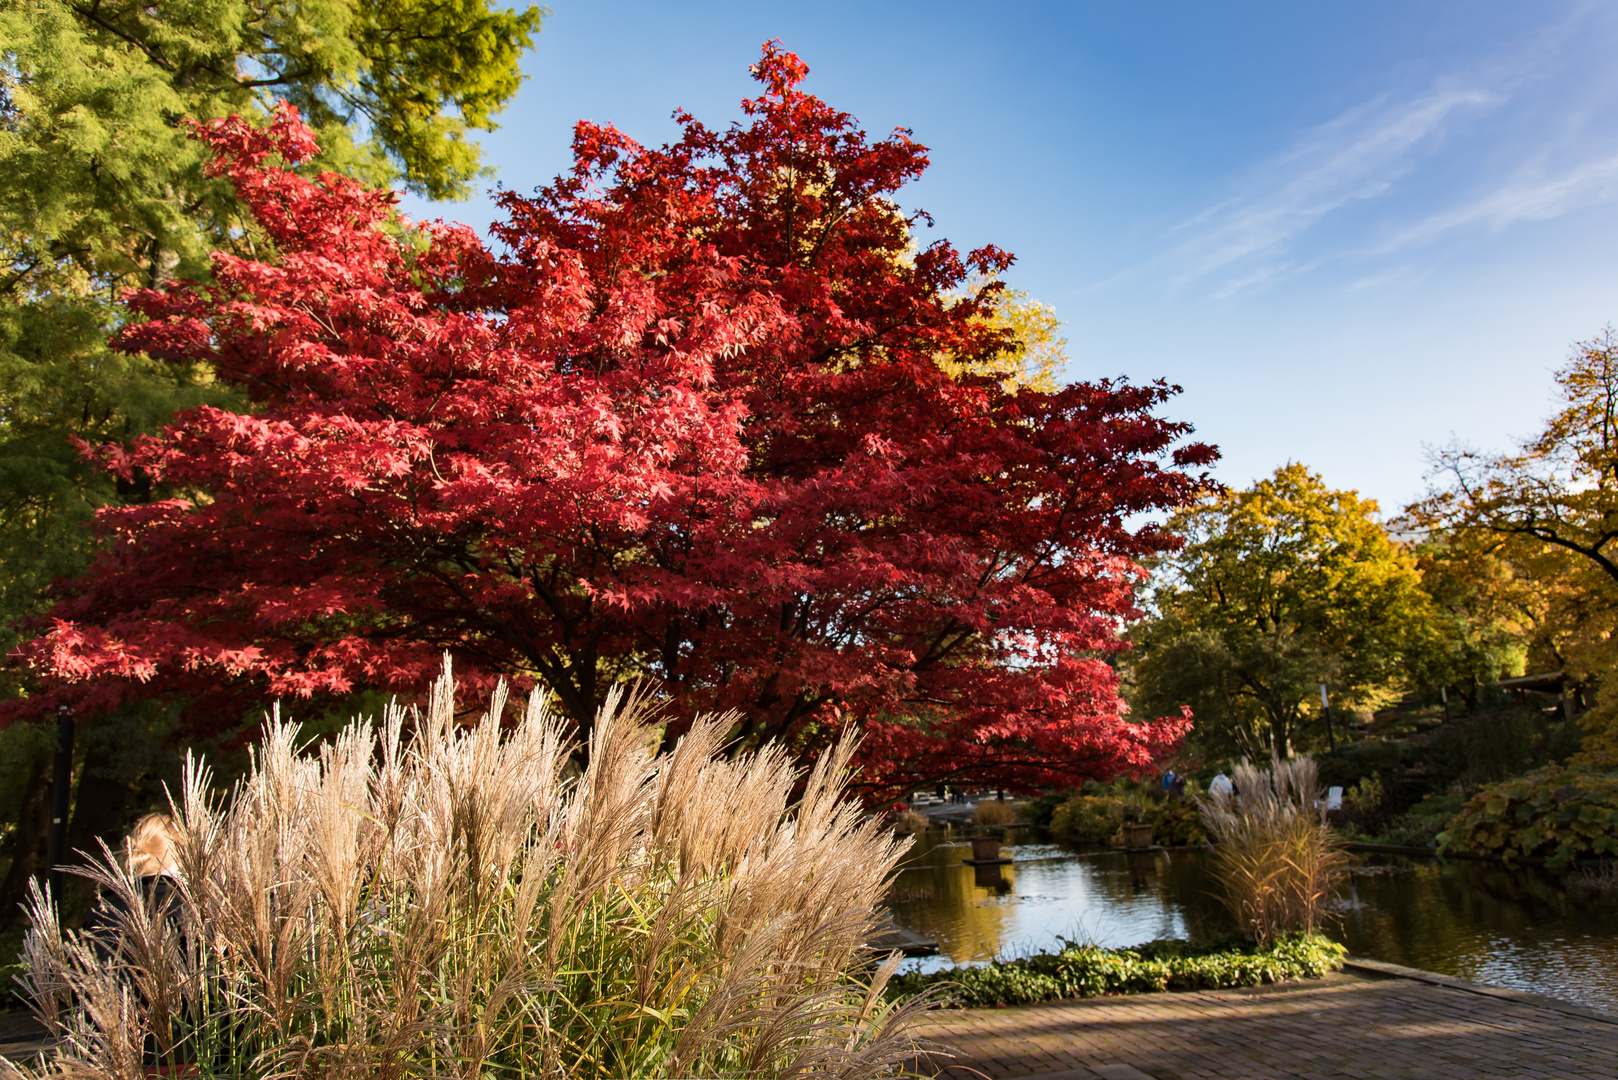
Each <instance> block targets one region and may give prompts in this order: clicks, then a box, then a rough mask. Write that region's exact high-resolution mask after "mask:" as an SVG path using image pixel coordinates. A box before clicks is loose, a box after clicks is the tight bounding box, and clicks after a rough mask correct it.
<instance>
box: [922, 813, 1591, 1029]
mask: <svg viewBox="0 0 1618 1080" xmlns="http://www.w3.org/2000/svg"><path fill="white" fill-rule="evenodd" d="M1004 853H1005V854H1006V855H1008V856H1010V857H1011V858H1013V859H1014V860H1016V861H1015V862H1014V863H1013V864H1012V865H1009V866H980V867H972V866H967V865H965V864H963V863H962V861H961V860H962V859H963V858H968V857H970V856H971V848H970V846H969V845H967V844H966V843H964V842H956V843H951V842H949V840H948V839H947V838H945V839H939V838H938V837H937V836H936V835H932V836H929V837H928V838H924V839H922V840H921V841H920V842H919V843H918V844H917V847H916V849H915V850H914V851H913V853H912V855H911V857H910V859H909V860H908V862H907V868H906V869H904V870H902V871H901V872H900V875H899V881H898V882H897V893H896V898H897V900H898V901H899V902H897V903H895V904H894V908H893V910H894V914H895V916H896V918H897V919H898V921H899V922H900V923H902V924H903V925H905V926H908V927H910V928H911V929H913V930H915V931H917V932H919V933H921V934H924V935H926V936H928V937H931V938H933V939H934V940H936V941H937V942H938V944H939V950H940V952H941V953H942V954H943V955H941V956H938V957H926V958H921V959H918V960H912V961H909V962H908V964H909V965H910V966H913V967H919V968H921V969H923V970H933V969H936V968H938V967H943V966H946V965H948V964H951V963H970V962H974V961H984V960H990V959H993V958H995V957H997V956H1009V955H1016V954H1019V953H1025V952H1030V951H1033V950H1035V949H1041V948H1050V947H1053V946H1054V945H1056V943H1057V939H1058V938H1061V937H1066V938H1073V939H1079V940H1086V941H1094V942H1096V943H1098V944H1101V945H1133V944H1137V943H1139V942H1142V941H1149V940H1151V939H1153V938H1160V937H1186V936H1197V935H1201V934H1207V933H1213V932H1216V931H1217V930H1219V929H1221V928H1223V927H1224V926H1225V916H1224V913H1223V910H1222V909H1221V908H1220V906H1219V905H1218V903H1217V902H1216V901H1215V900H1214V899H1213V897H1212V895H1211V892H1210V890H1211V884H1212V883H1211V881H1210V880H1209V879H1208V877H1207V873H1206V859H1205V857H1204V855H1203V853H1202V852H1200V851H1187V850H1177V851H1172V852H1150V853H1135V854H1125V853H1123V852H1113V851H1088V852H1079V851H1071V850H1068V849H1066V848H1063V847H1061V846H1059V845H1055V844H1049V843H1044V842H1042V841H1041V840H1040V838H1038V837H1036V836H1032V835H1028V834H1024V835H1021V836H1019V835H1017V834H1016V833H1013V834H1012V835H1010V836H1009V837H1008V842H1007V845H1006V847H1005V851H1004ZM1340 907H1341V909H1342V910H1341V921H1340V922H1339V924H1338V925H1337V927H1336V928H1335V929H1334V931H1333V933H1334V936H1336V937H1338V938H1339V940H1342V941H1343V942H1344V943H1345V944H1346V945H1347V946H1348V947H1349V950H1350V952H1352V953H1354V954H1355V955H1359V956H1367V957H1372V958H1374V959H1378V960H1385V961H1388V962H1390V963H1395V964H1405V965H1408V966H1410V967H1418V968H1424V969H1426V970H1428V971H1438V972H1443V973H1445V974H1450V975H1458V976H1461V977H1463V978H1468V979H1477V980H1479V981H1481V982H1489V983H1494V984H1496V985H1501V986H1510V987H1515V988H1518V989H1523V990H1530V991H1534V992H1537V993H1542V994H1550V995H1553V996H1556V997H1560V998H1564V999H1566V1000H1570V1001H1577V1002H1581V1003H1583V1004H1587V1005H1592V1006H1595V1007H1598V1008H1604V1009H1608V1010H1613V1011H1618V904H1615V903H1614V902H1613V900H1612V899H1611V898H1602V897H1596V898H1587V897H1581V896H1579V895H1577V894H1569V893H1568V892H1566V891H1565V890H1564V889H1563V888H1562V887H1561V882H1560V879H1558V878H1557V877H1556V876H1555V875H1551V874H1548V873H1545V872H1544V871H1540V870H1535V869H1531V868H1517V869H1512V868H1507V867H1503V866H1499V865H1496V864H1492V863H1474V862H1455V863H1438V862H1427V861H1421V860H1417V861H1414V862H1409V863H1404V862H1400V863H1397V864H1388V865H1383V866H1368V867H1364V868H1361V870H1360V871H1359V872H1357V873H1355V874H1354V875H1353V876H1352V877H1351V878H1350V879H1349V882H1348V885H1347V887H1346V888H1345V890H1344V894H1343V896H1342V900H1341V903H1340Z"/></svg>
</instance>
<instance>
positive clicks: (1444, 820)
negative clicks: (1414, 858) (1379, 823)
mask: <svg viewBox="0 0 1618 1080" xmlns="http://www.w3.org/2000/svg"><path fill="white" fill-rule="evenodd" d="M1465 802H1466V797H1465V796H1464V795H1462V794H1460V791H1459V789H1455V790H1452V791H1449V792H1446V793H1444V794H1442V795H1429V796H1427V797H1426V798H1424V799H1422V800H1421V802H1419V803H1417V804H1416V805H1415V806H1412V807H1411V808H1410V809H1409V810H1406V811H1405V812H1404V813H1402V814H1400V815H1399V816H1398V817H1396V818H1394V819H1393V821H1392V822H1390V823H1389V824H1388V827H1387V829H1386V830H1385V831H1383V832H1381V833H1377V834H1375V835H1374V836H1372V837H1371V839H1372V840H1375V841H1376V842H1377V843H1381V844H1405V845H1408V846H1410V847H1431V846H1432V845H1433V843H1434V842H1435V841H1436V840H1437V838H1438V837H1439V836H1441V835H1442V834H1443V832H1444V830H1445V829H1446V828H1448V826H1449V823H1450V821H1451V820H1452V819H1453V818H1454V817H1455V815H1456V814H1458V813H1460V811H1461V807H1462V806H1463V805H1465Z"/></svg>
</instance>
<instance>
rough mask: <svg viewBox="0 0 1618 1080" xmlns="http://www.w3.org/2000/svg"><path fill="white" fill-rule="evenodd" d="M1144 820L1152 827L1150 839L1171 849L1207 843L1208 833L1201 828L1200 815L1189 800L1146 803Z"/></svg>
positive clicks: (1194, 804) (1195, 805)
mask: <svg viewBox="0 0 1618 1080" xmlns="http://www.w3.org/2000/svg"><path fill="white" fill-rule="evenodd" d="M1146 820H1147V821H1149V822H1151V825H1152V839H1153V840H1155V841H1156V842H1157V843H1159V844H1163V845H1165V846H1171V847H1183V846H1192V845H1197V844H1205V843H1207V842H1208V833H1207V830H1205V829H1204V828H1203V827H1202V814H1201V813H1200V812H1199V811H1198V810H1197V804H1196V803H1194V802H1192V801H1191V800H1190V799H1164V800H1162V801H1160V802H1153V803H1148V804H1147V806H1146Z"/></svg>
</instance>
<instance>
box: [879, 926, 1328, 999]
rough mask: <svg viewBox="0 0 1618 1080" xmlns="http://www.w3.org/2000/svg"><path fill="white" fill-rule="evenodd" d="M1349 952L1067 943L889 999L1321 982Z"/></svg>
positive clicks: (1306, 939)
mask: <svg viewBox="0 0 1618 1080" xmlns="http://www.w3.org/2000/svg"><path fill="white" fill-rule="evenodd" d="M1346 954H1347V950H1346V949H1344V948H1343V946H1341V945H1339V944H1337V943H1336V942H1335V941H1332V940H1330V939H1328V938H1324V937H1320V936H1319V935H1307V936H1306V935H1295V936H1291V937H1285V938H1281V939H1280V940H1278V941H1276V942H1275V943H1274V944H1273V945H1270V946H1268V947H1266V948H1260V947H1257V946H1254V945H1251V944H1248V943H1246V942H1243V941H1240V940H1238V939H1232V938H1220V939H1216V940H1214V941H1210V942H1206V943H1203V944H1192V943H1190V942H1186V941H1179V940H1167V941H1151V942H1147V943H1146V944H1145V945H1137V946H1135V947H1134V948H1131V949H1104V948H1101V947H1100V946H1098V945H1080V944H1077V943H1075V942H1071V941H1067V940H1063V942H1062V947H1061V949H1059V950H1058V951H1056V952H1040V953H1035V954H1034V955H1032V956H1027V957H1022V958H1020V959H1016V960H997V961H995V962H994V963H991V964H984V965H982V966H978V967H955V968H948V969H945V970H944V971H935V972H931V973H929V974H921V973H918V972H912V973H910V974H906V975H896V976H894V978H893V980H892V981H891V982H890V983H889V984H888V993H889V995H890V996H891V997H894V998H896V999H897V998H903V997H908V996H910V995H913V994H918V993H920V992H921V991H923V990H925V989H927V988H928V987H931V986H938V985H940V984H942V987H943V989H945V990H946V992H947V994H948V997H947V998H946V999H942V1000H943V1001H944V1003H946V1004H948V1005H952V1006H958V1007H962V1008H982V1007H992V1006H996V1005H1030V1004H1033V1003H1035V1002H1040V1001H1056V1000H1059V999H1061V998H1072V997H1098V996H1100V995H1103V994H1142V993H1153V992H1156V991H1161V990H1217V989H1221V988H1224V987H1230V986H1259V985H1261V984H1263V983H1275V982H1285V981H1287V980H1291V979H1305V978H1307V979H1318V978H1320V977H1321V976H1322V975H1325V974H1326V973H1327V972H1329V971H1335V970H1336V969H1338V968H1340V967H1341V966H1342V961H1343V957H1344V956H1345V955H1346Z"/></svg>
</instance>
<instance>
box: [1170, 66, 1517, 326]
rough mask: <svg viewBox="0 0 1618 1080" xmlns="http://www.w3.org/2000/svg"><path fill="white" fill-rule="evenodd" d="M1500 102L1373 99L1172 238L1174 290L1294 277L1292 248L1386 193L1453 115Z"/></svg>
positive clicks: (1433, 94) (1470, 90) (1477, 96)
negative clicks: (1338, 213)
mask: <svg viewBox="0 0 1618 1080" xmlns="http://www.w3.org/2000/svg"><path fill="white" fill-rule="evenodd" d="M1502 100H1504V99H1503V97H1502V96H1501V95H1500V94H1498V93H1495V92H1490V91H1487V90H1484V89H1481V88H1478V87H1470V86H1454V85H1447V86H1440V87H1436V88H1434V89H1432V90H1430V91H1428V92H1427V93H1424V94H1421V95H1419V96H1416V97H1412V98H1403V99H1396V98H1393V97H1391V96H1386V95H1385V96H1383V97H1380V98H1377V99H1376V100H1373V101H1370V102H1367V103H1366V104H1364V105H1360V106H1357V107H1355V108H1353V109H1350V110H1348V111H1347V112H1345V113H1343V114H1341V115H1340V116H1338V117H1336V118H1335V119H1333V120H1331V121H1329V122H1327V123H1325V124H1322V125H1320V126H1319V127H1316V128H1314V129H1313V130H1311V131H1309V132H1307V133H1306V134H1305V135H1304V136H1303V137H1301V138H1300V139H1299V140H1298V141H1297V142H1296V143H1295V144H1294V145H1293V146H1292V147H1291V148H1289V149H1288V150H1287V151H1285V152H1284V153H1282V154H1280V155H1277V156H1276V157H1274V158H1272V159H1270V160H1269V161H1267V162H1265V163H1263V164H1262V165H1260V166H1259V167H1258V168H1256V169H1255V170H1253V172H1252V173H1251V174H1250V176H1249V177H1248V180H1247V182H1246V183H1244V184H1243V185H1242V187H1243V190H1242V192H1241V194H1239V195H1237V196H1235V197H1233V198H1231V199H1228V200H1226V201H1225V202H1223V203H1221V204H1219V205H1217V206H1214V207H1213V208H1211V209H1209V210H1207V211H1205V212H1203V213H1201V214H1199V215H1197V216H1196V217H1195V218H1193V219H1191V220H1190V221H1188V222H1186V223H1185V224H1184V225H1182V226H1180V227H1179V229H1177V230H1176V233H1177V234H1178V235H1180V236H1181V237H1182V239H1181V240H1180V241H1179V243H1178V244H1177V245H1176V246H1175V247H1174V249H1173V250H1172V251H1171V252H1170V254H1169V256H1168V263H1169V266H1170V268H1171V278H1172V279H1173V280H1174V281H1175V282H1176V283H1177V284H1186V283H1188V282H1191V281H1194V280H1198V279H1202V278H1207V277H1210V276H1217V277H1225V276H1227V275H1228V276H1229V278H1230V279H1231V280H1228V281H1226V282H1225V283H1224V284H1223V286H1222V287H1221V288H1220V289H1219V290H1218V292H1219V293H1220V294H1222V295H1229V294H1231V293H1234V292H1240V291H1244V290H1245V289H1248V288H1252V287H1255V286H1257V285H1260V284H1262V283H1265V282H1268V281H1272V280H1274V279H1276V278H1278V277H1283V276H1290V275H1291V274H1293V273H1296V272H1298V268H1296V267H1294V266H1292V265H1291V260H1290V258H1289V253H1290V251H1291V249H1292V247H1293V243H1294V241H1295V240H1296V239H1297V238H1299V237H1300V236H1301V235H1302V234H1303V233H1305V232H1307V231H1308V230H1309V229H1310V228H1311V227H1312V226H1314V225H1315V223H1317V222H1318V221H1320V219H1321V218H1323V217H1325V216H1326V215H1328V214H1330V213H1332V212H1333V211H1335V210H1338V209H1340V208H1341V207H1343V206H1346V205H1348V204H1349V203H1352V202H1356V201H1359V200H1364V199H1372V198H1376V197H1377V196H1379V195H1381V194H1383V193H1385V192H1387V191H1388V190H1389V189H1390V188H1391V187H1392V186H1393V185H1394V183H1395V182H1396V181H1397V180H1398V179H1399V177H1400V176H1402V175H1404V174H1405V173H1407V172H1408V171H1409V170H1410V169H1411V168H1412V167H1413V165H1414V160H1413V159H1414V158H1415V157H1416V156H1417V155H1418V154H1419V153H1420V152H1421V151H1422V150H1423V149H1424V148H1425V147H1426V146H1427V145H1429V144H1431V143H1432V142H1434V141H1435V140H1436V139H1438V138H1439V137H1441V135H1442V132H1443V129H1444V127H1445V125H1446V124H1447V123H1448V122H1450V121H1451V120H1452V119H1453V118H1455V117H1456V116H1457V115H1460V114H1465V113H1475V112H1476V111H1478V110H1481V109H1485V108H1488V107H1490V106H1493V105H1495V104H1497V103H1499V102H1500V101H1502Z"/></svg>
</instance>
